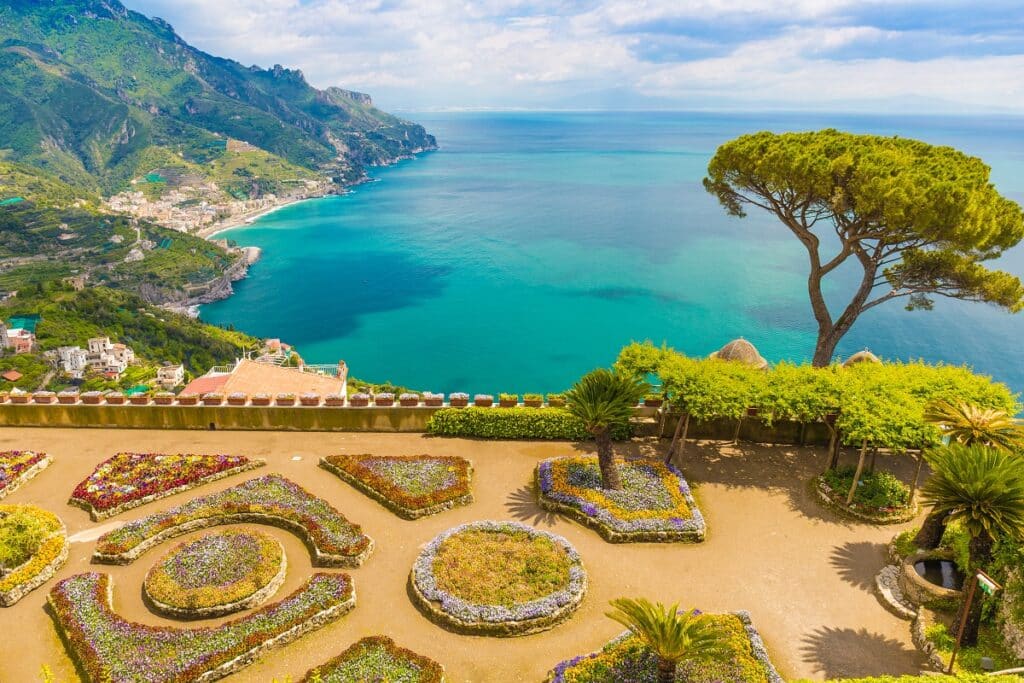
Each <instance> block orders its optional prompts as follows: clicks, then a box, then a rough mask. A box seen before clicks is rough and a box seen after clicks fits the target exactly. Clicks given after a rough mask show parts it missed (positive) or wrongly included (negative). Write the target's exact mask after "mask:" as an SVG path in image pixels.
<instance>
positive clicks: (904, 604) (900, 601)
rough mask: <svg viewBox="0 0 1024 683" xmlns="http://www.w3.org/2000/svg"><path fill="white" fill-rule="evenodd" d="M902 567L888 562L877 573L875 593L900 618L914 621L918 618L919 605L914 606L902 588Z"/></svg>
mask: <svg viewBox="0 0 1024 683" xmlns="http://www.w3.org/2000/svg"><path fill="white" fill-rule="evenodd" d="M900 573H901V572H900V567H899V565H895V564H887V565H886V566H884V567H882V570H881V571H879V572H878V574H876V575H875V595H877V596H878V599H879V602H881V603H882V606H883V607H885V608H886V609H887V610H889V611H890V612H892V613H893V614H895V615H896V616H897V617H899V618H900V619H906V620H907V621H913V620H914V619H916V618H917V612H918V610H917V607H915V606H914V604H913V603H911V602H910V601H909V600H907V598H906V596H904V595H903V590H902V589H901V588H900Z"/></svg>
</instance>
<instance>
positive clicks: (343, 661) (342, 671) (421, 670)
mask: <svg viewBox="0 0 1024 683" xmlns="http://www.w3.org/2000/svg"><path fill="white" fill-rule="evenodd" d="M444 680H445V677H444V667H442V666H441V665H440V664H438V663H437V662H435V661H434V660H432V659H428V658H426V657H424V656H423V655H418V654H416V653H415V652H413V651H412V650H407V649H405V648H404V647H398V646H397V645H395V641H393V640H391V639H390V638H388V637H387V636H371V637H369V638H363V639H362V640H360V641H359V642H357V643H355V644H354V645H352V646H351V647H349V648H348V649H347V650H345V651H344V652H342V653H341V654H340V655H338V656H337V657H335V658H334V659H332V660H331V661H329V662H327V663H326V664H321V665H320V666H318V667H316V668H315V669H311V670H310V671H309V672H308V673H307V674H306V675H305V677H304V678H303V679H302V681H301V683H365V682H366V681H387V682H388V683H443V682H444Z"/></svg>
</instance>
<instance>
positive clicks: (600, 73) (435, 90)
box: [128, 0, 1024, 111]
mask: <svg viewBox="0 0 1024 683" xmlns="http://www.w3.org/2000/svg"><path fill="white" fill-rule="evenodd" d="M128 4H129V6H131V7H132V8H133V9H138V10H139V11H143V12H145V13H147V14H153V15H157V16H162V17H163V18H165V19H167V20H169V21H170V22H171V23H172V24H174V25H175V26H176V28H177V29H178V31H179V33H181V34H182V36H183V37H184V38H185V39H186V40H188V41H189V42H192V43H193V44H195V45H197V46H199V47H201V48H203V49H205V50H207V51H208V52H211V53H214V54H217V55H220V56H227V57H232V58H234V59H238V60H239V61H241V62H243V63H256V64H260V65H262V66H269V65H271V64H274V63H280V64H285V65H287V66H291V67H298V68H301V69H302V70H303V72H304V73H305V74H306V76H307V78H309V80H310V81H311V82H312V83H313V84H314V85H317V86H320V87H326V86H328V85H340V86H342V87H346V88H353V89H357V90H365V91H368V92H370V93H371V94H374V95H375V97H376V98H377V99H378V101H380V102H381V103H382V104H383V105H384V106H386V107H388V106H390V107H395V106H397V107H403V106H410V107H445V106H450V107H459V106H496V107H501V106H550V105H558V106H564V105H566V104H571V103H572V102H573V101H574V97H576V96H581V97H582V96H583V94H585V93H591V92H599V91H602V90H608V91H635V92H637V93H638V94H639V95H642V96H647V97H656V98H661V99H665V100H667V101H669V102H677V103H679V104H680V105H682V106H701V105H702V104H704V103H723V102H724V103H735V104H737V105H739V106H750V107H754V106H758V105H759V104H760V105H767V106H773V105H775V106H777V105H785V104H801V105H808V106H827V105H828V103H829V102H847V101H850V100H854V99H858V98H888V97H899V96H905V95H913V96H918V97H926V98H938V99H943V100H949V101H951V102H953V103H960V104H962V105H963V106H966V107H1016V108H1020V109H1021V110H1022V111H1024V91H1022V77H1021V76H1020V74H1021V73H1024V71H1022V70H1021V66H1022V60H1024V56H1019V55H1013V54H1010V55H1006V54H1002V55H999V56H991V55H984V54H980V55H977V56H970V55H967V54H963V55H958V54H956V53H955V52H954V53H950V54H943V55H938V56H935V57H933V58H930V59H919V60H916V61H914V60H911V59H901V58H899V55H898V53H893V54H886V53H885V52H884V51H880V52H877V53H872V52H869V51H867V50H864V51H863V52H864V54H863V55H862V56H858V57H857V58H845V59H839V58H836V57H834V56H830V55H834V54H836V53H837V51H839V53H841V52H842V50H844V49H851V48H852V49H853V51H854V53H856V52H857V50H856V48H857V47H858V46H862V45H871V46H882V47H884V46H890V47H891V48H892V49H893V50H896V49H897V48H898V47H899V45H900V43H901V39H902V37H903V36H904V35H910V34H909V33H906V34H905V33H903V32H902V31H904V29H901V30H892V29H886V28H880V27H876V26H873V25H871V24H870V22H866V21H864V20H863V16H865V12H868V13H870V11H872V7H874V10H876V11H877V12H886V11H889V10H891V9H893V8H894V7H896V6H902V7H903V8H904V9H906V8H908V7H909V8H911V9H913V8H914V7H915V6H916V5H920V7H919V8H918V9H917V10H916V11H918V12H925V11H927V9H926V7H925V5H926V4H927V3H924V0H902V1H897V0H884V1H883V0H874V1H872V2H864V1H863V0H793V1H792V2H778V0H691V1H688V2H683V1H681V0H588V1H586V2H573V1H572V0H483V1H481V2H471V1H468V0H305V1H300V0H233V1H232V2H227V1H219V2H209V0H128ZM950 4H956V3H946V5H947V6H948V5H950ZM963 6H964V8H965V10H964V11H965V12H969V11H970V9H969V7H970V6H969V5H968V4H967V3H963ZM1010 11H1012V8H1010ZM853 14H857V16H859V17H861V19H858V20H853V19H850V18H848V17H850V16H852V15H853ZM731 22H741V23H742V24H743V25H744V26H745V27H746V28H747V29H748V32H749V29H750V27H751V26H753V27H754V31H753V35H754V36H755V37H754V38H748V39H746V40H740V39H738V38H736V35H734V34H732V33H731V32H730V31H731V29H730V26H732V25H733V23H731ZM691 24H692V25H694V26H697V27H699V30H697V29H695V30H694V33H695V35H692V36H691V35H688V33H687V27H688V26H689V25H691ZM761 24H763V25H764V30H763V32H760V35H759V32H758V31H757V30H756V29H757V27H758V26H759V25H761ZM709 27H710V28H709ZM716 28H717V30H716ZM949 29H950V32H951V33H953V32H955V31H956V29H957V27H949ZM906 30H910V29H906ZM659 32H661V33H664V34H667V35H672V36H675V37H676V38H677V39H678V40H677V43H678V44H679V45H683V46H688V47H690V48H691V49H692V50H694V51H695V56H692V57H688V58H686V57H678V56H672V55H668V56H667V57H665V58H658V57H657V56H653V57H652V56H651V55H646V58H641V56H639V55H642V54H644V53H643V50H641V49H640V48H643V47H645V46H646V45H648V44H649V43H648V41H650V40H651V36H652V35H653V34H656V33H659ZM928 34H929V36H930V37H931V36H934V40H936V41H940V43H939V44H941V40H942V31H941V27H940V29H936V28H935V27H930V28H929V29H928ZM972 41H973V42H974V43H977V44H983V43H984V42H985V36H984V35H977V36H974V37H972ZM963 44H964V41H962V40H961V41H960V42H957V41H954V40H951V41H950V45H951V46H953V47H952V48H951V49H953V50H955V49H956V46H957V45H963ZM701 50H703V51H704V52H706V53H707V54H713V55H714V56H710V57H709V56H706V55H705V54H703V53H700V51H701ZM1004 52H1005V50H1004ZM1021 52H1022V53H1024V49H1022V51H1021ZM648 60H650V61H648Z"/></svg>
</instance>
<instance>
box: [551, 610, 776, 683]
mask: <svg viewBox="0 0 1024 683" xmlns="http://www.w3.org/2000/svg"><path fill="white" fill-rule="evenodd" d="M708 618H710V619H713V620H714V621H715V624H716V626H718V628H719V629H720V630H721V631H722V632H723V633H724V634H725V635H726V637H727V642H728V646H727V648H728V652H724V653H721V654H719V655H717V656H715V657H714V658H712V659H709V660H706V661H695V662H686V663H682V664H680V665H679V672H678V673H677V674H676V676H677V680H683V681H691V682H692V683H783V680H782V677H781V676H779V673H778V672H777V671H776V670H775V667H774V665H772V661H771V658H770V657H769V656H768V651H767V650H766V649H765V647H764V641H763V640H762V639H761V635H760V634H759V633H758V632H757V629H756V628H754V624H753V623H752V622H751V620H750V614H749V613H747V612H736V613H734V614H712V615H708ZM657 680H658V660H657V658H656V657H655V656H654V653H653V652H651V650H650V649H648V648H647V646H645V645H644V644H643V643H642V642H640V640H639V639H638V638H637V637H636V636H634V635H633V634H632V633H631V632H629V631H626V632H625V633H623V634H621V635H619V636H618V637H617V638H614V639H613V640H611V641H610V642H609V643H608V644H607V645H605V646H604V647H603V648H602V649H600V650H598V651H597V652H591V653H590V654H586V655H580V656H578V657H573V658H572V659H568V660H566V661H564V662H562V663H560V664H559V665H558V666H556V667H555V668H554V669H553V670H552V671H551V672H550V673H549V674H548V676H547V678H546V679H545V683H585V682H589V681H630V682H631V683H656V681H657Z"/></svg>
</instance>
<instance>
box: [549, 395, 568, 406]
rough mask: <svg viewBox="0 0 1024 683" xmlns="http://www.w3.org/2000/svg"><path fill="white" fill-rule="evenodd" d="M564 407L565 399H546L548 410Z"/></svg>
mask: <svg viewBox="0 0 1024 683" xmlns="http://www.w3.org/2000/svg"><path fill="white" fill-rule="evenodd" d="M564 407H565V399H564V398H551V397H550V396H549V397H548V408H564Z"/></svg>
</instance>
